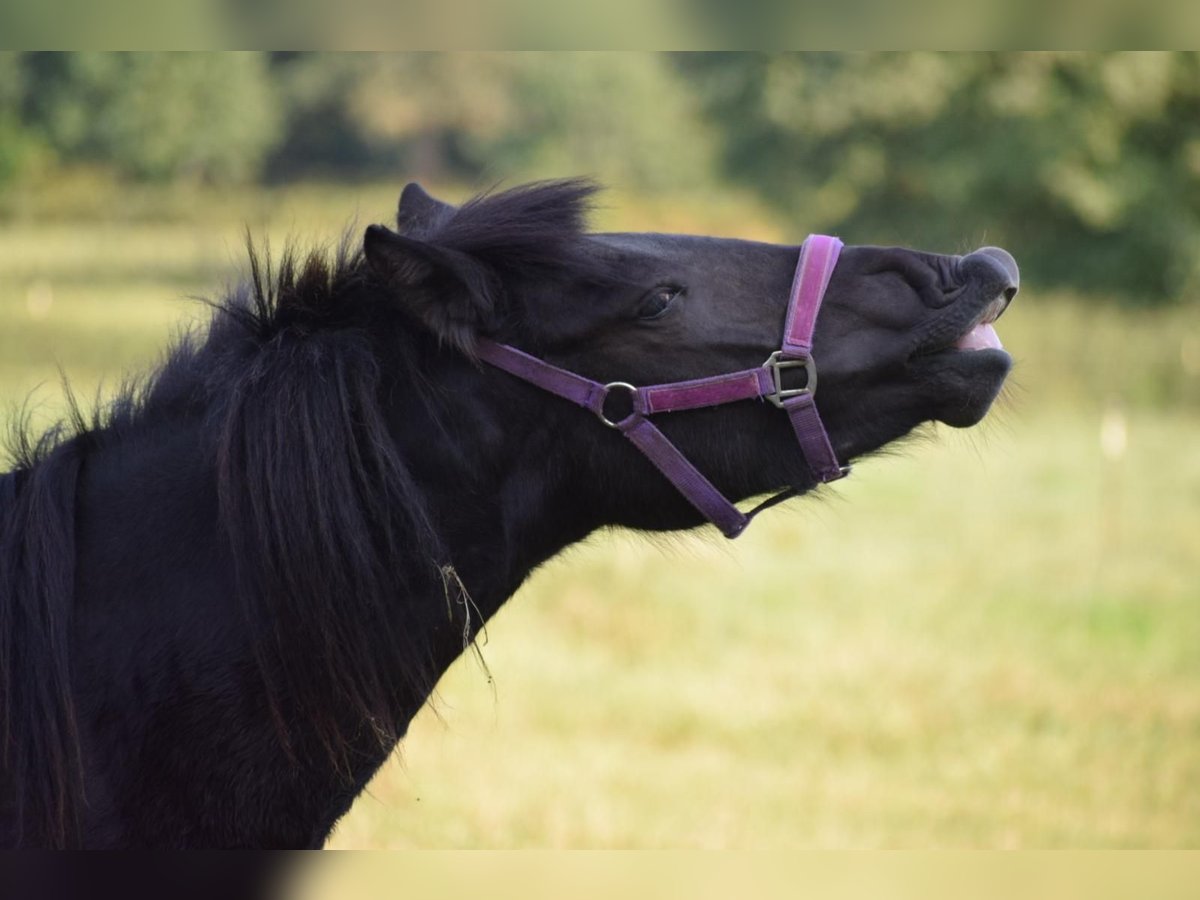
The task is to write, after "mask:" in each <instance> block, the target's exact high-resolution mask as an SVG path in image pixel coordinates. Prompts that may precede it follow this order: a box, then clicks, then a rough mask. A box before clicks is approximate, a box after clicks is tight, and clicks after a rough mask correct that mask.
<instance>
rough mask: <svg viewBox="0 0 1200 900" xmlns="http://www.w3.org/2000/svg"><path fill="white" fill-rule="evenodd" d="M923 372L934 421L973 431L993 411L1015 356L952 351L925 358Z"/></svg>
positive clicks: (991, 350)
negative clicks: (931, 397) (929, 393)
mask: <svg viewBox="0 0 1200 900" xmlns="http://www.w3.org/2000/svg"><path fill="white" fill-rule="evenodd" d="M920 369H921V370H922V371H921V373H920V374H921V376H922V380H923V381H925V382H926V383H928V384H929V385H930V386H931V388H932V390H931V394H932V396H933V400H934V407H935V411H934V413H933V415H932V416H931V418H933V419H935V420H937V421H939V422H944V423H945V424H947V425H949V426H951V427H953V428H969V427H971V426H972V425H977V424H979V422H981V421H982V420H983V417H984V416H986V415H987V413H988V410H989V409H991V406H992V403H993V401H994V400H995V399H996V397H997V396H998V395H999V393H1000V389H1001V388H1002V387H1003V386H1004V379H1005V378H1006V377H1008V373H1009V370H1011V369H1012V357H1011V356H1009V355H1008V353H1007V352H1005V351H1004V350H1001V349H999V348H988V349H983V350H958V349H950V350H943V351H941V352H939V353H934V354H931V355H929V356H926V357H923V358H922V359H921V365H920Z"/></svg>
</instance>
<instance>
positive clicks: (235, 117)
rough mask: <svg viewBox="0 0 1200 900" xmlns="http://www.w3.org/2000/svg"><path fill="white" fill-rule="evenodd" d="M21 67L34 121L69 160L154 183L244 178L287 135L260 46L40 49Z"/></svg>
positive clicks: (24, 103) (25, 108) (26, 111)
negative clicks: (235, 49) (239, 49)
mask: <svg viewBox="0 0 1200 900" xmlns="http://www.w3.org/2000/svg"><path fill="white" fill-rule="evenodd" d="M21 70H22V73H23V75H24V77H25V83H26V85H27V87H26V90H25V91H24V96H23V100H22V106H23V112H24V117H25V121H26V122H27V123H28V124H29V125H30V126H31V127H33V128H36V129H37V130H38V131H39V132H40V133H41V134H42V135H44V136H45V138H46V140H47V141H48V142H49V143H50V144H51V145H52V146H53V147H54V148H55V150H56V151H57V152H58V154H59V155H60V156H61V158H62V159H63V160H65V161H79V160H87V161H95V162H101V163H106V164H109V165H111V166H113V167H114V168H115V169H116V170H118V171H119V172H121V173H123V174H125V175H128V176H132V177H135V178H142V179H147V180H159V181H164V180H167V179H185V180H205V181H243V180H247V179H252V178H254V177H256V176H257V175H258V174H259V167H260V165H261V163H262V161H263V159H264V158H265V156H266V153H267V151H268V150H269V149H270V148H271V146H272V145H273V144H274V142H275V141H276V140H277V139H278V137H279V134H280V131H279V128H280V123H281V114H280V110H279V104H278V100H277V98H276V97H275V94H274V86H273V84H272V82H271V80H270V78H269V75H268V68H267V61H266V59H265V56H264V55H263V54H260V53H251V52H246V53H227V54H219V55H218V54H208V53H32V54H25V55H24V56H23V57H22V59H21Z"/></svg>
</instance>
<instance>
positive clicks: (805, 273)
mask: <svg viewBox="0 0 1200 900" xmlns="http://www.w3.org/2000/svg"><path fill="white" fill-rule="evenodd" d="M841 250H842V242H841V241H840V240H838V239H837V238H835V237H828V236H826V235H823V234H813V235H809V237H808V240H806V241H805V242H804V245H803V246H802V247H801V248H800V259H799V261H798V262H797V263H796V276H795V278H794V279H793V281H792V291H791V299H790V301H789V303H788V311H787V320H786V322H785V323H784V328H783V346H782V348H781V349H779V350H776V351H775V352H774V353H772V354H771V355H770V356H769V357H768V358H767V361H766V362H765V363H763V364H762V365H761V366H760V367H758V368H756V369H743V370H742V371H740V372H730V373H728V374H725V375H713V376H711V377H709V378H696V379H693V380H691V381H674V382H671V383H669V384H655V385H651V386H649V387H634V386H633V385H631V384H627V383H626V382H624V381H612V382H609V383H608V384H601V383H600V382H598V381H592V380H590V379H588V378H584V377H583V376H581V375H576V374H575V373H574V372H568V371H567V370H566V369H560V368H559V367H558V366H553V365H551V364H550V363H548V362H544V361H542V360H540V359H537V358H536V357H533V356H530V355H529V354H528V353H524V352H522V351H520V350H518V349H517V348H516V347H510V346H508V345H507V344H499V343H496V342H495V341H492V340H488V339H486V338H482V339H480V341H479V344H478V348H477V352H478V355H479V358H480V359H482V360H483V361H484V362H487V363H490V364H491V365H493V366H495V367H496V368H498V369H502V370H504V371H505V372H508V373H509V374H510V375H513V376H515V377H517V378H520V379H522V380H523V381H527V382H529V383H530V384H533V385H536V386H537V387H540V388H541V389H542V390H544V391H548V392H549V393H551V394H554V395H555V396H557V397H562V398H563V399H564V400H569V401H571V402H572V403H574V404H576V405H577V406H582V407H583V408H584V409H587V410H590V411H591V412H593V413H595V414H596V416H597V417H598V418H599V419H600V421H601V422H603V423H604V424H605V425H608V426H609V427H610V428H615V429H617V430H618V431H620V432H621V433H622V434H624V435H625V437H627V438H629V440H631V441H632V442H633V443H634V445H635V446H636V447H637V448H638V449H639V450H641V451H642V453H644V454H645V455H646V457H647V458H649V460H650V462H652V463H654V465H655V466H656V467H657V468H658V470H659V471H660V472H662V473H663V475H665V476H666V477H667V478H668V479H669V480H670V482H671V483H672V484H673V485H675V487H676V488H678V490H679V492H680V493H681V494H683V496H684V497H686V498H687V499H688V501H689V502H690V503H691V504H692V505H693V506H694V507H696V509H698V510H699V511H700V512H701V513H702V514H703V515H704V517H705V518H706V519H708V520H709V521H710V522H712V523H713V524H714V525H716V526H717V527H718V528H720V529H721V531H722V532H724V534H725V536H726V537H729V538H734V537H737V536H738V535H739V534H741V533H742V531H743V530H744V529H745V527H746V526H747V525H749V524H750V520H751V519H752V518H753V517H754V516H755V515H756V514H757V513H759V512H761V511H762V510H764V509H766V508H767V507H768V506H772V505H774V504H775V503H778V502H779V501H780V500H783V499H784V498H786V497H789V496H791V495H792V494H793V493H794V491H793V490H788V491H784V492H783V493H781V494H777V495H776V496H774V497H772V498H770V499H769V500H766V501H764V502H763V503H760V504H759V505H758V506H756V507H755V508H754V509H752V510H751V511H750V512H748V513H744V512H742V511H741V510H740V509H738V508H737V507H736V506H734V505H733V504H732V503H730V502H729V500H727V499H726V498H725V497H724V496H723V495H722V494H721V492H720V491H718V490H717V489H716V488H715V487H713V485H712V482H710V481H709V480H708V479H707V478H705V477H704V476H703V475H702V474H700V471H699V470H698V469H697V468H696V467H695V466H693V465H692V464H691V462H689V461H688V459H687V457H685V456H684V455H683V454H682V453H681V452H680V451H679V449H678V448H677V447H676V446H675V445H674V444H672V443H671V442H670V441H669V440H667V436H666V435H664V434H663V433H662V432H661V431H659V430H658V428H656V427H655V426H654V424H653V423H652V422H651V421H650V419H649V418H647V417H648V416H652V415H654V414H655V413H663V412H677V411H679V410H684V409H701V408H704V407H708V406H720V405H722V404H725V403H733V402H735V401H737V400H751V399H758V398H765V399H767V400H769V401H770V402H771V403H773V404H775V405H776V406H778V407H779V408H780V409H782V410H784V411H785V412H787V414H788V418H789V419H790V420H791V423H792V429H793V430H794V431H795V433H796V440H797V441H798V442H799V444H800V451H801V453H803V454H804V459H805V461H806V462H807V463H808V467H809V468H810V469H811V470H812V472H813V474H814V475H815V476H816V478H817V481H818V482H828V481H835V480H837V479H838V478H842V477H843V476H845V475H847V474H849V472H850V468H849V466H845V467H843V466H840V465H839V464H838V461H837V456H836V455H835V454H834V452H833V447H831V446H830V444H829V435H828V434H827V433H826V432H825V426H824V425H822V424H821V417H820V415H818V414H817V407H816V403H815V400H814V395H815V394H816V390H817V368H816V364H815V363H814V362H813V358H812V334H813V327H814V326H815V325H816V322H817V311H818V310H819V309H820V308H821V300H822V298H823V297H824V296H825V290H826V288H828V287H829V279H830V277H831V276H832V275H833V269H834V266H836V265H837V260H838V255H839V254H840V253H841ZM795 368H803V369H804V370H805V371H806V372H807V374H808V379H807V381H806V382H805V385H804V387H802V388H784V386H783V372H784V371H785V370H787V369H795ZM618 390H619V391H625V392H627V393H628V395H629V405H630V410H631V411H630V412H629V413H628V414H627V415H626V416H625V417H624V418H621V419H617V420H615V421H614V420H612V419H610V418H609V417H608V416H607V415H606V414H605V411H604V404H605V401H606V400H607V399H608V397H609V395H610V394H611V393H612V392H613V391H618Z"/></svg>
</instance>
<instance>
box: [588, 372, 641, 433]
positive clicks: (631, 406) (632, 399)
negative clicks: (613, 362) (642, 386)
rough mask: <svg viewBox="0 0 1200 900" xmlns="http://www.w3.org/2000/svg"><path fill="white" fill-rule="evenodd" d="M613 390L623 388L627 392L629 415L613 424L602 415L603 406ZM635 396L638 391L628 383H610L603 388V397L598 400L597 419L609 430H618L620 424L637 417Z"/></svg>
mask: <svg viewBox="0 0 1200 900" xmlns="http://www.w3.org/2000/svg"><path fill="white" fill-rule="evenodd" d="M613 388H624V389H625V390H627V391H629V415H627V416H622V417H621V418H620V419H618V420H616V421H615V422H614V421H613V420H612V419H610V418H609V417H608V416H606V415H605V414H604V404H605V402H606V401H607V400H608V395H609V394H610V393H611V392H612V389H613ZM637 395H638V389H637V388H635V387H634V386H633V385H632V384H630V383H629V382H627V381H610V382H609V383H608V384H606V385H605V386H604V397H603V398H602V399H601V400H600V405H599V407H597V409H596V415H597V416H598V417H599V419H600V421H601V422H603V423H604V424H605V425H607V426H608V427H609V428H620V427H621V425H622V424H624V423H625V422H628V421H629V420H630V419H631V418H633V417H634V416H635V415H637V411H638V410H637Z"/></svg>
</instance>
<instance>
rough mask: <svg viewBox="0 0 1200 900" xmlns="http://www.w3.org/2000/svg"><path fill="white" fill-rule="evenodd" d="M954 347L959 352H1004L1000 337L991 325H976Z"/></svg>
mask: <svg viewBox="0 0 1200 900" xmlns="http://www.w3.org/2000/svg"><path fill="white" fill-rule="evenodd" d="M954 346H955V348H956V349H958V350H1002V349H1003V348H1004V345H1003V344H1001V343H1000V335H998V334H996V329H995V328H993V327H992V326H991V325H984V324H980V325H976V326H975V327H974V328H972V329H971V330H970V331H968V332H967V333H966V334H964V335H963V336H962V337H960V338H959V339H958V340H957V341H955V342H954Z"/></svg>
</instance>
